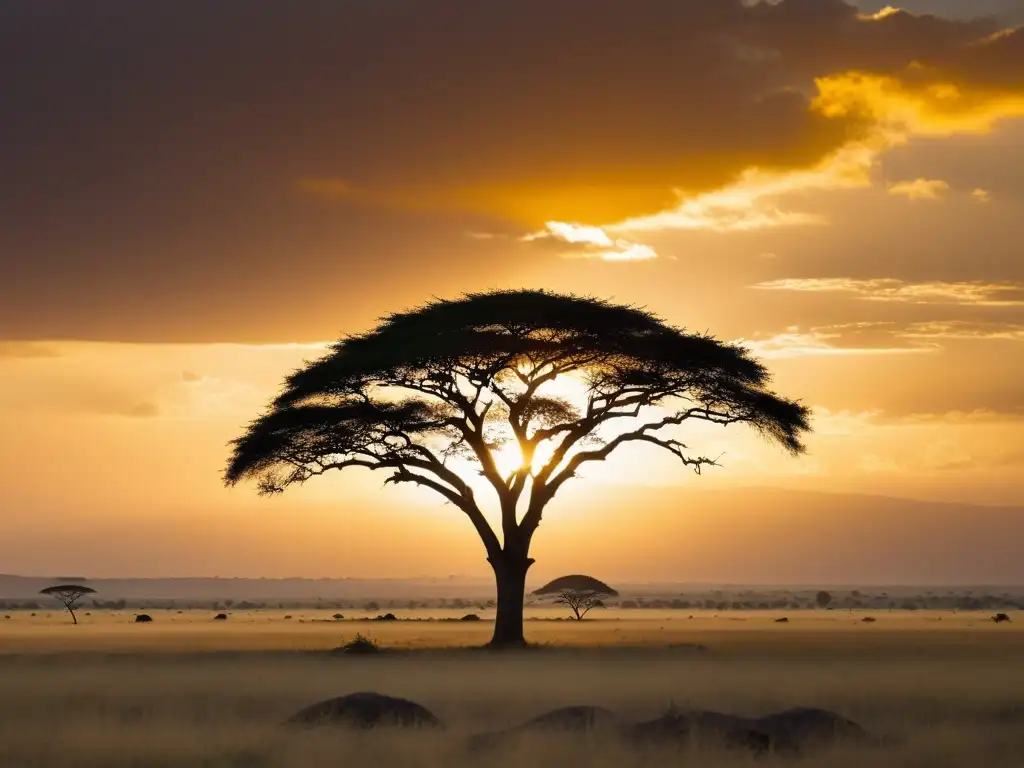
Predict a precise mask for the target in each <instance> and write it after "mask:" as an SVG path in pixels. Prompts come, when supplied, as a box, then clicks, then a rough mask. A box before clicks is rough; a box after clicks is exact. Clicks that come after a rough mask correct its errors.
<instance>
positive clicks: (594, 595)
mask: <svg viewBox="0 0 1024 768" xmlns="http://www.w3.org/2000/svg"><path fill="white" fill-rule="evenodd" d="M606 597H608V595H603V594H601V593H599V592H589V591H582V592H581V591H579V590H575V589H564V590H562V591H561V592H559V593H558V597H557V598H556V599H555V602H556V603H558V604H559V605H567V606H569V610H571V611H572V614H573V616H575V617H576V620H577V621H580V620H582V619H583V617H584V616H586V615H587V614H588V613H589V612H590V611H591V610H592V609H594V608H604V599H605V598H606Z"/></svg>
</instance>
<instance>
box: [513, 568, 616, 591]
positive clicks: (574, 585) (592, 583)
mask: <svg viewBox="0 0 1024 768" xmlns="http://www.w3.org/2000/svg"><path fill="white" fill-rule="evenodd" d="M566 590H571V591H573V592H592V593H594V594H597V595H606V596H607V597H618V595H619V593H618V592H616V591H615V590H614V589H612V588H611V587H609V586H608V585H607V584H605V583H604V582H603V581H601V580H600V579H595V578H594V577H593V576H584V575H583V574H578V573H574V574H570V575H569V576H559V577H558V578H557V579H554V580H553V581H549V582H548V583H547V584H545V585H544V586H543V587H539V588H537V589H535V590H534V591H533V594H535V595H539V596H540V595H557V594H559V593H561V592H564V591H566Z"/></svg>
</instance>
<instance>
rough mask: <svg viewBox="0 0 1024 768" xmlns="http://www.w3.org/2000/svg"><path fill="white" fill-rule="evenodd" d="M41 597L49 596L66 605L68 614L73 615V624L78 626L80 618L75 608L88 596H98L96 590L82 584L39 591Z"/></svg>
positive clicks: (64, 585) (65, 585)
mask: <svg viewBox="0 0 1024 768" xmlns="http://www.w3.org/2000/svg"><path fill="white" fill-rule="evenodd" d="M39 594H41V595H49V596H50V597H55V598H57V599H58V600H60V601H61V602H62V603H64V607H65V608H67V609H68V613H70V614H71V623H72V624H77V623H78V617H77V616H75V606H77V605H78V602H79V601H80V600H81V599H82V598H83V597H85V596H86V595H94V594H96V590H95V589H93V588H92V587H85V586H82V585H81V584H54V585H53V586H52V587H47V588H46V589H41V590H39Z"/></svg>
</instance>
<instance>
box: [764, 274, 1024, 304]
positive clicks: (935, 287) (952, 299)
mask: <svg viewBox="0 0 1024 768" xmlns="http://www.w3.org/2000/svg"><path fill="white" fill-rule="evenodd" d="M752 287H753V288H756V289H758V290H764V291H794V292H805V293H842V294H847V295H849V296H851V297H853V298H858V299H863V300H866V301H888V302H905V303H910V304H956V305H962V306H974V307H1020V306H1024V284H1022V283H1018V282H1012V281H1003V282H987V281H981V280H969V281H960V282H945V281H931V282H918V283H915V282H909V281H905V280H897V279H895V278H889V277H884V278H868V279H858V278H851V277H824V278H784V279H781V280H769V281H766V282H762V283H757V284H756V285H754V286H752Z"/></svg>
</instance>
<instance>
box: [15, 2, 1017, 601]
mask: <svg viewBox="0 0 1024 768" xmlns="http://www.w3.org/2000/svg"><path fill="white" fill-rule="evenodd" d="M240 8H241V5H237V6H236V5H232V4H216V5H215V6H211V5H210V4H208V3H204V2H199V1H198V0H185V1H179V2H174V3H170V2H168V3H146V4H140V3H136V2H130V1H129V0H120V1H117V2H111V3H106V4H104V6H103V9H102V11H101V10H97V9H96V8H90V7H88V6H87V5H83V4H80V3H73V2H64V3H57V4H55V5H53V6H51V5H48V4H42V3H39V4H37V3H23V4H19V5H18V6H17V7H15V8H13V9H8V10H7V11H5V14H4V20H3V23H2V24H0V93H4V94H5V97H4V102H5V106H4V119H3V120H0V199H2V201H3V202H2V204H0V394H2V398H0V572H23V573H42V574H45V573H56V572H63V573H71V572H80V573H86V574H88V575H93V576H102V575H133V574H137V575H183V574H189V575H208V574H209V575H212V574H220V575H236V574H237V575H267V576H281V575H309V576H345V575H352V576H355V575H368V576H369V575H372V576H389V575H390V576H405V575H415V574H428V573H429V574H447V573H450V572H457V573H467V574H484V573H486V570H487V568H486V563H484V561H483V555H482V551H481V548H480V545H479V543H478V542H476V541H474V535H475V534H474V533H473V531H472V529H471V527H470V526H469V524H468V523H467V522H466V521H465V520H464V519H462V517H461V515H460V514H457V513H455V512H453V511H452V510H451V509H450V508H445V507H442V506H440V505H439V504H437V503H436V502H435V501H434V499H433V498H431V497H429V496H423V495H420V494H418V493H417V492H415V491H410V490H407V489H401V490H396V489H394V488H388V489H386V490H385V489H382V488H381V486H380V480H379V478H377V477H367V476H364V475H360V474H359V473H355V474H353V473H348V474H346V475H345V476H344V477H341V476H338V477H332V478H330V479H323V480H322V482H317V483H311V484H310V485H309V486H307V487H304V488H302V489H300V490H298V491H294V492H289V493H288V494H286V495H285V496H284V497H282V498H277V499H273V500H266V499H258V498H256V497H255V494H254V493H253V492H252V491H251V489H248V488H235V489H232V490H226V489H224V488H223V487H222V486H221V483H220V471H221V469H222V467H223V464H224V461H225V459H226V455H227V447H226V443H227V442H228V441H229V440H230V439H231V438H233V437H234V436H236V435H237V434H238V432H239V430H240V428H241V427H242V426H243V425H244V424H245V423H246V422H248V421H249V420H250V419H251V418H252V417H254V416H255V415H257V414H258V413H259V412H260V410H261V409H262V407H263V406H264V404H265V403H266V401H267V399H268V398H269V397H270V396H272V395H273V394H274V392H275V390H276V388H277V386H278V384H279V382H280V380H281V378H282V377H283V376H284V375H285V374H287V373H288V372H290V371H291V370H293V369H294V368H295V367H296V366H298V365H300V364H301V363H302V361H303V360H305V359H310V358H313V357H316V356H317V355H318V354H319V353H320V350H321V349H322V344H323V343H324V342H325V341H327V340H330V339H333V338H336V337H337V336H338V335H339V334H342V333H349V332H357V331H360V330H364V329H366V328H368V327H369V326H371V325H372V324H373V322H374V321H375V319H376V318H377V317H379V316H381V315H382V314H384V313H386V312H390V311H394V310H399V309H404V308H408V307H410V306H413V305H416V304H419V303H421V302H423V301H424V300H427V299H429V298H430V297H431V296H444V297H450V296H456V295H458V294H461V293H462V292H465V291H478V290H487V289H491V288H512V287H530V288H536V287H544V288H549V289H553V290H559V291H573V292H577V293H584V294H592V295H596V296H601V297H608V298H613V299H615V300H618V301H622V302H627V303H635V304H640V305H644V306H646V307H648V308H650V309H652V310H653V311H655V312H657V313H658V314H660V315H661V316H663V317H665V318H666V319H667V320H668V321H670V322H672V323H674V324H676V325H679V326H683V327H686V328H687V329H689V330H693V331H704V330H708V331H710V332H712V333H714V334H715V335H716V336H718V337H719V338H722V339H725V340H742V341H743V343H745V344H747V345H749V346H750V348H751V349H753V350H754V351H755V352H756V353H757V354H758V355H759V356H761V357H763V358H764V359H765V360H766V361H767V363H768V365H769V366H770V368H771V370H772V371H773V372H774V374H775V384H776V387H777V389H778V390H779V391H780V392H781V393H783V394H784V395H786V396H789V397H795V398H799V399H802V400H803V401H804V402H806V403H807V404H809V405H811V406H813V408H814V412H815V419H814V427H815V433H814V434H813V435H812V436H811V438H810V439H809V441H808V446H809V454H808V455H807V456H805V457H802V458H799V459H793V458H790V457H788V456H784V455H781V454H780V453H779V452H778V451H777V450H776V449H774V448H772V447H770V446H766V445H763V444H762V443H761V442H759V440H758V439H757V438H756V437H754V436H752V435H749V434H745V433H743V432H742V431H741V430H736V431H727V432H723V431H721V430H714V431H710V432H708V433H707V434H701V435H699V437H700V438H701V440H702V442H701V443H700V445H699V448H700V450H701V452H702V453H705V454H709V455H717V454H718V453H721V452H724V456H723V458H722V461H723V467H722V468H720V469H714V470H711V471H709V472H707V473H706V474H705V476H704V477H702V478H695V477H693V476H691V475H689V474H687V473H685V472H684V471H682V470H681V469H680V468H678V467H676V466H673V465H672V463H671V461H670V460H669V459H663V458H662V457H659V456H658V455H657V454H656V453H655V454H654V455H651V454H650V453H648V452H646V451H644V450H639V449H638V450H637V451H635V452H631V453H623V454H621V455H618V456H617V458H615V459H613V460H612V461H611V462H609V463H608V465H607V466H605V467H601V468H600V470H599V471H598V472H596V473H595V472H592V473H591V475H597V476H592V477H591V478H590V482H589V485H588V484H585V483H584V484H581V485H580V488H579V489H578V490H577V491H574V492H573V494H571V495H568V494H567V495H566V498H565V499H564V500H563V499H561V497H560V499H559V501H557V502H556V506H555V507H554V508H553V509H552V511H551V513H550V514H549V515H548V516H546V517H545V524H544V527H543V529H542V532H541V534H540V535H539V536H538V537H537V552H536V554H535V556H536V557H537V558H538V565H537V566H536V567H535V569H534V571H532V572H531V575H535V576H538V577H540V576H544V575H551V576H555V575H558V574H560V573H562V572H566V571H593V572H595V574H596V575H599V576H602V577H605V576H606V577H607V578H608V579H615V578H627V577H628V578H631V579H641V580H642V579H652V580H670V579H688V580H719V581H729V580H733V581H779V580H801V579H816V580H826V581H827V580H829V579H830V578H832V579H836V580H856V574H857V573H858V572H859V569H861V570H865V571H872V572H874V573H877V572H878V569H879V568H880V567H881V566H879V564H878V563H875V564H874V565H871V564H870V563H868V564H865V563H866V560H865V558H867V560H870V556H868V555H864V554H863V551H868V552H873V553H875V555H876V556H877V558H878V560H879V562H880V563H881V562H884V563H889V564H890V570H889V571H886V572H887V573H891V574H892V578H893V579H901V580H910V581H913V580H915V579H917V580H932V581H935V580H939V581H941V580H943V579H946V580H949V581H963V580H976V581H985V580H990V581H1004V582H1006V581H1017V582H1024V570H1019V569H1020V568H1022V567H1024V566H1016V567H1017V568H1018V570H1017V571H1014V566H1012V565H1007V563H1009V562H1011V561H1010V560H1007V561H1003V560H1000V559H999V557H995V556H992V555H991V552H992V550H988V551H986V547H996V548H998V547H999V546H1006V544H1005V542H1006V541H1007V540H1012V538H1013V537H1014V536H1016V535H1017V533H1019V528H1020V525H1021V523H1020V520H1021V517H1022V516H1024V472H1022V470H1024V253H1022V245H1021V234H1022V224H1021V222H1022V221H1024V27H1020V26H1015V25H1024V2H1021V0H971V2H966V0H963V1H961V2H954V1H953V0H945V1H943V0H917V1H916V2H909V0H908V3H907V5H906V10H897V9H895V8H890V7H887V6H884V4H882V3H868V2H863V3H861V4H860V5H859V6H854V5H851V4H849V3H847V2H844V1H843V0H782V1H781V2H777V3H765V2H761V3H743V2H740V0H631V1H630V2H621V3H600V4H595V3H592V2H584V0H558V1H557V2H553V1H552V0H544V1H543V2H541V0H537V1H536V2H534V1H533V0H526V1H525V2H516V3H512V2H508V3H498V2H494V3H480V2H475V1H474V0H398V2H392V3H337V4H332V5H328V4H320V3H318V4H312V3H311V4H309V5H308V6H306V5H304V4H302V3H295V4H288V9H287V10H286V9H285V7H284V5H283V4H280V3H276V2H271V1H270V0H251V1H250V2H248V3H246V4H245V10H244V12H242V11H241V10H240ZM972 17H975V18H972ZM651 450H653V449H651ZM350 475H351V476H350ZM630 484H637V485H642V486H644V487H643V489H642V490H641V491H637V493H640V494H642V498H643V499H644V500H645V502H644V505H643V506H644V509H643V511H642V512H640V513H635V514H634V515H632V516H631V517H629V518H628V526H626V522H627V517H626V514H625V512H624V510H626V509H629V508H631V507H633V506H635V504H634V503H633V502H631V501H630V498H631V497H630V495H629V493H627V492H626V491H624V490H623V489H624V488H627V487H628V486H629V485H630ZM595 485H597V486H600V485H603V486H604V488H603V490H602V491H601V492H600V493H598V492H594V491H593V490H592V489H591V490H588V487H589V488H592V487H593V486H595ZM609 485H611V486H614V488H609V487H608V486H609ZM752 487H756V488H761V487H775V488H779V489H782V490H780V491H778V492H775V493H772V494H764V495H757V494H754V495H751V493H750V492H749V491H743V490H741V489H743V488H752ZM711 491H714V493H713V494H710V495H709V493H710V492H711ZM812 491H813V492H821V493H824V494H825V495H820V496H819V495H814V496H811V495H808V494H810V493H811V492H812ZM705 492H707V493H705ZM850 493H853V494H869V495H872V496H886V497H899V498H902V499H910V500H923V501H928V502H938V501H948V502H953V503H955V504H956V505H958V506H955V507H950V508H944V507H942V508H940V507H936V506H935V505H931V506H928V505H925V506H921V507H913V509H914V510H917V511H914V512H913V513H911V512H909V511H907V510H908V509H910V507H907V506H906V505H902V506H901V505H900V504H897V503H896V502H892V501H886V500H880V499H877V498H863V499H860V500H853V501H851V500H850V499H848V498H846V497H844V496H840V495H838V494H850ZM809 500H810V501H809ZM812 502H813V503H812ZM752 503H753V504H755V505H759V506H760V507H762V508H761V509H758V510H755V511H756V512H759V514H754V513H752V512H751V510H750V505H751V504H752ZM979 504H984V505H1000V507H1001V508H1000V509H996V510H987V511H985V512H984V520H985V524H984V531H982V532H981V534H979V531H978V528H977V525H978V520H979V517H978V515H979V514H980V513H979V511H978V510H977V509H974V508H972V507H970V506H968V505H979ZM808 505H809V506H808ZM796 508H799V509H814V510H816V511H817V512H818V514H819V515H820V518H821V521H820V522H816V523H814V525H815V526H818V527H815V531H817V533H818V535H817V537H816V538H810V537H807V536H806V535H805V533H806V531H807V529H808V528H807V526H808V525H809V522H808V519H807V517H806V515H805V516H802V517H801V516H796V517H794V516H793V515H787V513H786V511H787V510H788V509H796ZM708 510H715V511H716V513H715V514H710V513H709V512H708ZM929 510H938V511H935V512H934V514H935V515H936V517H935V518H934V520H932V519H931V518H929V516H928V514H929ZM943 510H944V511H943ZM900 515H904V518H901V519H902V520H903V522H902V523H900V522H899V520H898V519H897V518H899V516H900ZM911 519H912V520H914V521H915V523H914V525H917V526H919V527H920V528H921V529H922V531H921V535H922V536H924V537H925V538H924V539H922V540H927V541H932V542H934V543H935V546H936V547H937V548H938V550H937V549H934V548H933V549H928V548H922V547H921V546H920V541H918V542H917V543H916V544H914V545H913V546H911V545H910V544H908V536H911V537H912V535H913V534H912V533H909V534H908V530H910V529H908V528H907V526H908V525H909V523H908V522H907V521H909V520H911ZM549 520H550V522H549ZM933 526H934V527H933ZM584 527H585V529H586V533H585V534H581V533H580V529H581V528H584ZM627 528H628V531H627ZM740 530H742V534H743V535H742V536H740V535H739V531H740ZM752 532H753V535H754V540H756V541H757V542H760V543H761V548H760V549H759V548H758V547H751V546H750V545H749V543H748V544H742V542H741V539H742V541H746V540H747V539H746V538H744V537H749V536H750V535H752ZM853 532H856V533H853ZM978 535H981V536H982V538H980V539H979V538H978ZM844 537H845V538H846V539H847V541H846V543H842V542H843V541H844ZM872 537H877V542H876V544H877V546H875V545H874V544H873V546H872V547H871V548H870V549H869V550H864V542H865V540H868V539H872ZM929 537H930V538H929ZM985 537H988V538H985ZM854 539H856V540H854ZM826 540H827V541H829V542H831V543H830V544H829V546H830V547H832V549H831V550H829V551H830V552H832V554H831V555H830V558H829V559H828V562H832V563H834V564H835V565H834V566H829V564H828V562H825V561H823V560H822V559H821V557H820V553H821V551H822V550H821V549H820V547H821V546H822V542H823V541H826ZM666 541H677V542H678V547H677V548H674V549H667V548H666V547H665V546H664V542H666ZM424 542H429V543H431V544H433V545H434V546H423V544H424ZM582 542H585V545H584V544H583V543H582ZM623 542H631V546H630V547H629V548H628V550H629V551H627V549H626V548H623V547H622V546H620V545H621V544H622V543H623ZM837 542H839V543H837ZM783 543H785V546H784V547H783ZM907 547H910V551H912V552H913V553H915V554H914V555H913V557H916V558H917V559H916V560H914V559H913V558H911V559H910V560H908V559H907V555H906V553H907V551H908V550H907ZM781 551H785V552H786V553H788V554H787V560H786V562H785V563H783V562H782V561H781V560H780V559H779V552H781ZM936 551H942V552H943V553H944V554H943V558H944V559H943V562H945V563H948V571H943V570H941V569H939V570H936V568H935V557H934V554H935V552H936ZM858 552H860V553H862V554H857V555H856V556H855V554H854V553H858ZM844 553H845V554H844ZM680 555H682V556H680ZM1008 556H1009V555H1008ZM844 557H846V560H844V559H843V558H844ZM858 558H860V559H858ZM1018 559H1019V558H1018ZM794 562H799V563H805V564H806V567H803V566H800V567H796V566H793V565H792V563H794ZM896 562H900V563H902V564H901V565H900V566H899V567H896V566H895V565H892V564H893V563H896ZM844 563H845V564H844ZM830 568H831V570H830ZM870 575H871V574H868V573H865V579H867V578H868V576H870Z"/></svg>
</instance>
